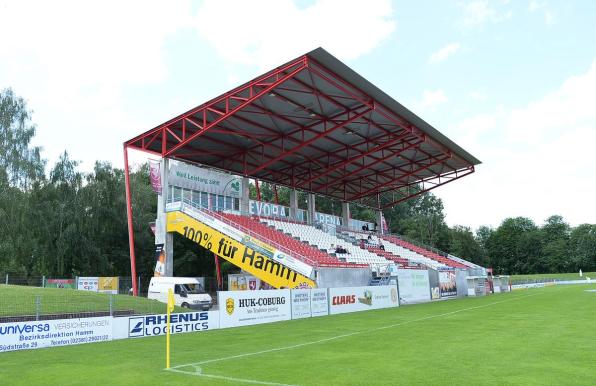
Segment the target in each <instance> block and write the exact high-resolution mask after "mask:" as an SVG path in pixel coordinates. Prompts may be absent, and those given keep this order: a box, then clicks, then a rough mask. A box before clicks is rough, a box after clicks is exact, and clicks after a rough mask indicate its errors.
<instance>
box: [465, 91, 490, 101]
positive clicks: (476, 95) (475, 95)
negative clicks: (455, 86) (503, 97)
mask: <svg viewBox="0 0 596 386" xmlns="http://www.w3.org/2000/svg"><path fill="white" fill-rule="evenodd" d="M468 96H469V97H470V98H471V99H473V100H475V101H479V102H483V101H485V100H486V99H487V98H488V97H487V95H486V93H484V92H482V91H479V90H474V91H470V92H469V93H468Z"/></svg>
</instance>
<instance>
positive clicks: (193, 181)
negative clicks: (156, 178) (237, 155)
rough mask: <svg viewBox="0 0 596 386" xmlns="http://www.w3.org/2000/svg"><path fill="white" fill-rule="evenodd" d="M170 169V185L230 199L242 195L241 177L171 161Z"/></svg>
mask: <svg viewBox="0 0 596 386" xmlns="http://www.w3.org/2000/svg"><path fill="white" fill-rule="evenodd" d="M169 169H170V170H169V171H168V173H169V174H168V185H174V186H179V187H181V188H187V189H192V190H199V191H201V192H209V193H214V194H221V195H222V196H229V197H240V196H241V195H242V189H240V186H241V184H242V178H241V177H239V176H235V175H232V174H226V173H221V172H218V171H216V170H213V169H205V168H199V167H196V166H193V165H190V164H187V163H184V162H179V161H174V160H170V162H169Z"/></svg>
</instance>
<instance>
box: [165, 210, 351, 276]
mask: <svg viewBox="0 0 596 386" xmlns="http://www.w3.org/2000/svg"><path fill="white" fill-rule="evenodd" d="M167 203H168V204H171V205H172V206H176V204H180V208H179V209H180V210H182V211H184V208H185V207H186V208H190V209H191V210H196V211H200V212H201V213H202V214H204V215H206V216H208V217H211V218H212V219H216V220H218V221H221V222H223V223H225V224H227V225H231V226H233V227H234V228H237V229H239V230H241V231H242V232H244V233H246V234H247V235H249V236H251V237H254V238H256V239H259V240H261V241H263V242H266V243H267V244H269V245H271V246H272V247H275V248H276V249H277V250H279V251H281V252H283V253H285V254H287V255H289V256H292V257H294V258H296V259H297V260H300V261H302V262H305V263H307V264H309V265H311V266H312V267H339V268H354V267H357V266H359V265H358V264H345V263H341V262H339V261H338V262H337V263H336V264H326V263H320V262H318V261H315V260H313V259H310V258H308V257H306V256H302V255H300V254H298V253H296V252H294V251H292V250H290V249H289V248H287V247H286V246H284V245H281V244H279V243H278V242H276V241H274V240H271V239H270V238H268V237H267V236H265V235H262V234H261V233H257V232H255V231H253V230H252V229H249V228H247V227H245V226H244V225H242V224H239V223H237V222H235V221H232V220H230V219H229V218H227V217H225V216H223V215H221V214H220V213H218V212H216V211H212V210H209V209H206V208H204V207H202V206H200V205H197V204H196V203H193V202H192V201H190V200H187V199H180V200H168V202H167ZM176 209H178V208H176Z"/></svg>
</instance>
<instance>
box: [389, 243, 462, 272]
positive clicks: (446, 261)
mask: <svg viewBox="0 0 596 386" xmlns="http://www.w3.org/2000/svg"><path fill="white" fill-rule="evenodd" d="M382 238H383V240H385V241H387V242H389V243H391V244H395V245H397V246H400V247H402V248H405V249H408V250H410V251H413V252H415V253H417V254H419V255H421V256H424V257H426V258H428V259H432V260H433V261H435V262H437V263H439V264H441V265H443V266H444V267H451V268H468V266H466V265H464V264H462V263H460V262H458V261H455V260H452V259H450V258H448V257H445V256H441V255H439V254H438V253H435V252H433V251H430V250H428V249H425V248H422V247H419V246H417V245H414V244H412V243H409V242H407V241H405V240H402V239H400V238H399V237H396V236H393V235H383V236H382Z"/></svg>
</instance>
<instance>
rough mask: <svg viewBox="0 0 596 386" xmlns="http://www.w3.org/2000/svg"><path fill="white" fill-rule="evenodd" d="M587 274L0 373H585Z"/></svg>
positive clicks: (92, 352)
mask: <svg viewBox="0 0 596 386" xmlns="http://www.w3.org/2000/svg"><path fill="white" fill-rule="evenodd" d="M587 289H596V285H570V286H552V287H546V288H540V289H531V290H522V291H515V292H512V293H506V294H500V295H493V296H487V297H483V298H465V299H460V300H453V301H444V302H434V303H427V304H420V305H411V306H405V307H399V308H396V309H385V310H376V311H369V312H360V313H352V314H343V315H335V316H327V317H319V318H311V319H302V320H294V321H288V322H280V323H273V324H266V325H259V326H251V327H241V328H234V329H225V330H213V331H207V332H200V333H190V334H178V335H173V336H172V366H174V369H175V370H177V371H166V370H164V367H165V362H164V352H165V337H152V338H140V339H127V340H121V341H115V342H106V343H96V344H86V345H80V346H69V347H58V348H50V349H40V350H32V351H20V352H9V353H3V354H0V383H2V384H4V385H8V384H27V385H32V384H44V385H50V384H56V385H57V384H60V385H68V384H110V385H115V384H118V385H122V384H151V385H156V384H159V385H186V384H189V385H190V384H192V385H196V384H205V385H207V384H209V385H212V384H216V385H219V384H222V385H223V384H230V385H238V384H248V383H250V382H254V383H258V384H301V385H336V384H349V385H369V384H391V385H394V384H404V385H415V384H419V385H463V384H466V385H478V384H515V385H532V384H534V385H543V384H553V385H555V384H556V385H562V384H574V385H575V384H594V383H596V366H595V365H594V364H595V363H596V350H595V346H594V342H596V292H587V291H586V290H587Z"/></svg>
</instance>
